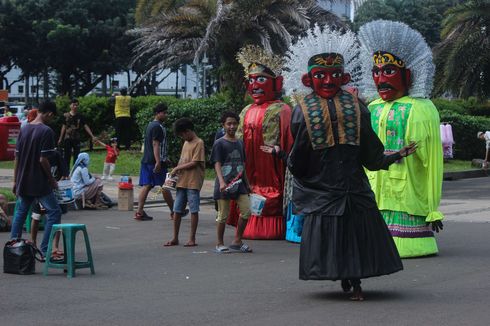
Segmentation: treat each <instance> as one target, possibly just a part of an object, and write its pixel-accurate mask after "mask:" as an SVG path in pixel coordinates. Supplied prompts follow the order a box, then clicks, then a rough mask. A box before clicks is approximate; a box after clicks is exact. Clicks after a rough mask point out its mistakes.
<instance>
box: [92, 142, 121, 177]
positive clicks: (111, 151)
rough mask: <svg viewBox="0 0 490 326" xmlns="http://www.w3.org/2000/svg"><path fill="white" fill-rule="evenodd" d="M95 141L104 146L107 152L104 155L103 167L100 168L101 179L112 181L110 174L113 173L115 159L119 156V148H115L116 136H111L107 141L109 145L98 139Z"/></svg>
mask: <svg viewBox="0 0 490 326" xmlns="http://www.w3.org/2000/svg"><path fill="white" fill-rule="evenodd" d="M97 143H99V144H100V145H102V146H104V147H105V149H106V151H107V154H106V156H105V161H104V169H103V170H102V178H101V179H102V180H109V181H112V180H114V178H113V177H112V174H113V173H114V170H115V169H116V160H117V157H118V156H119V149H118V148H117V138H111V140H110V141H109V145H107V144H105V143H103V142H101V141H100V140H97Z"/></svg>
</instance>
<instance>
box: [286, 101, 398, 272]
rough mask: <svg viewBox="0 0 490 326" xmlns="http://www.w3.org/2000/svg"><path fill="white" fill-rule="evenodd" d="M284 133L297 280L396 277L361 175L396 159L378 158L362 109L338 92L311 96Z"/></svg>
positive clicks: (378, 146) (393, 252)
mask: <svg viewBox="0 0 490 326" xmlns="http://www.w3.org/2000/svg"><path fill="white" fill-rule="evenodd" d="M346 101H347V102H346ZM349 101H350V102H349ZM345 103H347V105H346V104H345ZM353 107H354V109H352V108H353ZM346 108H347V109H346ZM291 130H292V133H293V136H294V144H293V148H292V150H291V153H290V156H289V160H288V166H289V169H290V171H291V173H292V174H293V176H294V180H293V194H292V200H293V203H294V206H295V208H296V211H295V213H296V214H302V215H304V216H305V220H304V226H303V233H302V241H301V251H300V271H299V277H300V279H303V280H339V279H351V280H358V279H361V278H367V277H372V276H379V275H385V274H391V273H394V272H397V271H399V270H402V269H403V265H402V262H401V260H400V257H399V255H398V252H397V249H396V247H395V244H394V242H393V239H392V238H391V235H390V233H389V231H388V228H387V227H386V224H385V222H384V220H383V218H382V216H381V214H380V212H379V210H378V208H377V206H376V201H375V197H374V194H373V192H372V191H371V187H370V185H369V181H368V179H367V177H366V174H365V172H364V167H366V168H368V169H369V170H379V169H386V168H387V167H388V166H389V165H390V164H392V163H394V162H395V161H396V160H398V159H400V154H398V153H397V154H394V155H389V156H386V155H384V147H383V145H382V143H381V142H380V140H379V139H378V137H377V136H376V134H375V133H374V131H373V129H372V127H371V121H370V113H369V111H368V110H367V108H366V107H365V106H364V105H363V104H362V103H359V102H358V101H357V98H356V97H354V96H353V95H350V94H349V93H347V92H345V91H339V93H337V95H336V96H335V97H334V98H331V99H328V100H327V99H323V98H320V97H318V96H316V95H315V94H314V93H312V94H310V95H308V96H306V97H304V98H302V99H301V100H300V101H299V105H298V106H296V108H295V109H294V111H293V115H292V121H291ZM322 130H323V131H322ZM322 132H323V133H322ZM314 148H315V149H314Z"/></svg>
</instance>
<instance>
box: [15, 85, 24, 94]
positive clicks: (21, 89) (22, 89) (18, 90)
mask: <svg viewBox="0 0 490 326" xmlns="http://www.w3.org/2000/svg"><path fill="white" fill-rule="evenodd" d="M17 92H18V93H19V94H24V85H19V86H17Z"/></svg>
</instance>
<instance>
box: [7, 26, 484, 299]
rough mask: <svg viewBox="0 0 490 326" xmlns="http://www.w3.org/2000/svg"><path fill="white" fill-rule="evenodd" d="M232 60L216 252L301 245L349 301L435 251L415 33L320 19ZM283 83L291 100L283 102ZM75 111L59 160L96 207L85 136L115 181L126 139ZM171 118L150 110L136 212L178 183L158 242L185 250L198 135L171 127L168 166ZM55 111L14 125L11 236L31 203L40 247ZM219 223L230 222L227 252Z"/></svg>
mask: <svg viewBox="0 0 490 326" xmlns="http://www.w3.org/2000/svg"><path fill="white" fill-rule="evenodd" d="M380 31H383V32H382V33H381V32H380ZM237 60H238V61H239V62H240V63H241V64H242V65H243V68H244V73H245V79H246V87H247V92H248V93H249V95H250V96H251V98H252V100H253V103H252V104H251V105H248V106H247V107H245V108H244V109H243V110H242V111H241V113H240V114H239V115H238V114H236V113H233V112H224V113H223V114H222V117H221V124H222V132H221V135H220V137H217V139H216V140H215V142H214V145H213V148H212V151H211V158H210V162H211V164H212V166H213V168H214V169H215V172H216V181H215V185H214V193H213V198H214V199H215V201H216V204H217V205H216V207H217V214H216V247H215V252H216V253H227V252H240V253H251V252H252V249H251V247H250V246H249V245H248V244H247V243H245V242H244V241H243V240H244V239H285V238H286V239H287V240H289V241H292V242H300V243H301V246H300V262H299V263H300V268H299V277H300V279H302V280H334V281H335V280H340V281H341V287H342V289H343V290H344V291H346V292H349V291H352V296H351V299H352V300H356V301H362V300H364V294H363V292H362V288H361V279H364V278H368V277H374V276H381V275H387V274H391V273H395V272H397V271H400V270H402V269H403V264H402V261H401V259H400V258H406V257H420V256H427V255H434V254H437V253H438V248H437V243H436V239H435V236H434V232H439V231H440V230H441V229H442V227H443V225H442V220H443V214H442V213H441V212H440V211H439V210H438V207H439V203H440V199H441V189H442V171H443V166H442V164H443V153H442V144H441V137H440V127H439V126H440V121H439V115H438V112H437V109H436V108H435V107H434V105H433V104H432V102H431V101H430V100H429V99H428V97H429V95H430V93H431V91H432V82H433V78H434V71H435V69H434V63H433V60H432V53H431V50H430V48H429V46H428V45H427V43H426V42H425V40H424V39H423V37H422V36H421V35H420V33H418V32H417V31H415V30H413V29H411V28H410V27H409V26H407V25H405V24H403V23H399V22H392V21H384V20H378V21H373V22H370V23H367V24H365V25H363V26H362V27H361V28H360V31H359V33H358V35H355V34H354V33H352V32H344V33H341V32H339V31H336V30H333V29H330V28H328V27H324V28H320V27H318V26H316V27H315V28H313V29H311V30H310V31H308V33H307V34H306V35H305V36H304V37H302V38H300V39H299V40H298V41H297V42H296V43H295V44H293V45H291V46H290V48H289V51H288V53H287V57H286V58H282V57H279V56H276V55H273V54H270V53H268V52H267V51H265V50H264V49H262V48H260V47H257V46H247V47H244V48H243V49H241V51H240V52H239V53H238V54H237ZM286 67H287V68H288V69H287V70H284V68H286ZM359 67H362V69H361V70H359V69H358V68H359ZM283 87H284V88H285V90H286V92H287V93H288V94H289V95H290V96H291V99H292V102H293V103H294V108H291V107H290V106H289V105H287V104H286V103H285V102H283V101H282V100H281V96H282V92H283ZM359 94H360V95H359ZM360 96H362V100H361V99H360ZM364 100H366V101H369V104H368V105H365V104H364ZM129 102H130V97H129V98H128V96H127V94H126V93H124V94H122V95H120V96H119V97H116V98H115V107H116V123H117V125H118V128H117V129H118V130H124V131H127V130H128V128H127V126H126V124H127V119H128V117H129V104H128V103H129ZM77 107H78V101H76V100H74V101H72V102H71V105H70V112H68V113H66V114H64V124H63V127H62V131H61V134H60V137H59V139H58V143H60V144H61V142H62V141H63V142H64V153H65V159H66V164H67V166H69V165H70V164H69V163H70V158H71V157H74V159H75V163H74V165H73V168H72V169H71V172H70V174H69V177H70V178H71V181H72V182H73V183H74V185H75V187H74V189H75V195H79V194H81V193H83V194H84V198H85V199H86V200H88V201H89V202H90V205H94V206H95V207H97V208H99V207H102V206H103V203H102V202H101V201H100V193H101V191H102V182H101V180H100V179H98V178H95V177H93V176H92V175H91V174H90V172H89V163H90V158H89V155H88V154H87V153H79V151H80V131H81V130H82V129H84V130H85V131H86V132H87V134H88V135H89V136H90V137H91V139H92V140H93V141H94V142H98V143H100V144H101V145H102V146H104V147H105V148H106V150H107V157H106V163H105V164H104V173H103V178H104V179H109V180H110V179H111V178H112V173H113V171H114V164H115V161H116V158H117V156H118V155H119V151H118V141H119V143H121V142H122V144H123V146H124V147H125V148H128V146H129V145H128V141H127V139H126V138H124V137H125V136H123V139H117V140H116V139H113V140H111V143H110V144H105V143H102V142H100V141H99V140H98V139H97V138H96V137H94V135H93V134H92V132H91V130H90V128H89V126H88V125H87V124H86V122H85V121H84V119H83V118H82V117H81V116H80V115H79V114H78V113H77ZM167 112H168V108H167V106H166V105H165V104H158V105H156V106H155V107H154V109H153V113H154V119H153V121H151V122H149V124H148V126H147V128H146V131H145V139H144V151H143V156H142V159H141V168H140V178H139V184H140V186H141V190H140V193H139V196H138V209H137V211H136V212H135V215H134V219H135V220H137V221H150V220H152V219H153V218H152V217H151V216H149V215H148V214H147V213H146V212H145V210H144V205H145V202H146V199H147V196H148V194H149V192H150V191H151V189H152V188H154V187H162V186H168V187H167V188H175V189H176V193H175V200H174V199H173V197H172V194H171V193H170V191H169V190H168V189H166V187H163V188H161V192H162V194H163V198H164V199H165V201H166V203H167V205H168V207H169V208H170V218H171V219H173V228H174V230H173V237H172V239H171V240H169V241H168V242H166V243H165V244H164V246H166V247H173V246H177V245H179V244H180V241H179V233H180V226H181V220H182V217H183V216H184V215H186V214H189V213H190V220H191V224H190V231H189V237H188V240H187V241H186V242H185V244H184V246H186V247H194V246H196V245H197V240H196V230H197V228H198V222H199V205H200V191H201V188H202V186H203V182H204V172H205V161H206V157H205V150H204V142H203V141H202V139H200V138H199V136H198V135H197V134H196V131H195V126H194V124H193V122H192V120H191V119H188V118H180V119H178V120H177V121H175V122H174V124H173V131H174V133H175V135H176V136H177V137H179V138H181V139H182V141H183V146H182V151H181V155H180V159H179V161H178V163H177V164H175V166H174V167H173V169H172V170H171V171H170V167H171V165H172V162H171V161H170V160H169V158H168V152H167V142H168V139H167V137H168V135H167V130H166V128H165V127H164V125H163V122H164V121H165V120H166V119H167ZM55 115H56V106H55V105H54V103H51V102H45V103H42V104H41V105H40V106H39V109H38V114H37V117H36V118H35V119H34V120H33V121H32V122H30V123H29V124H28V125H27V126H26V127H24V128H23V129H22V131H21V134H20V136H19V140H18V142H17V151H16V164H15V172H14V183H15V186H14V191H15V193H16V194H17V196H18V198H19V205H18V209H17V212H16V215H15V218H14V222H13V228H12V232H11V237H12V238H19V237H20V236H21V232H22V225H23V223H24V220H25V216H26V214H27V209H28V208H29V207H30V205H31V204H32V203H33V202H34V201H35V200H36V201H38V202H39V203H40V204H41V205H42V207H43V208H44V209H45V210H46V214H47V222H46V226H45V234H44V238H43V241H42V243H41V246H40V249H41V251H42V252H43V253H44V254H46V249H47V239H48V237H49V233H50V230H51V227H52V225H53V224H54V223H59V222H60V216H61V212H60V209H59V205H58V204H57V202H56V198H55V196H54V194H53V190H55V189H56V188H57V183H56V180H55V178H54V176H53V174H52V173H51V165H50V161H49V159H48V158H49V157H50V155H51V154H52V153H53V152H55V141H54V132H53V131H52V130H51V129H50V128H49V127H47V126H46V123H48V122H49V121H50V120H51V119H52V118H53V117H54V116H55ZM487 134H488V132H487V133H479V134H478V137H479V138H482V139H485V140H486V141H487V158H486V160H487V161H488V148H489V145H488V144H489V143H490V141H489V140H488V139H489V137H487V136H488V135H487ZM67 153H68V154H67ZM169 171H170V172H169ZM62 176H63V177H66V172H65V173H62ZM166 180H167V181H166ZM33 181H35V182H33ZM167 182H170V183H169V184H167ZM172 182H174V183H175V184H171V183H172ZM250 194H256V195H260V196H261V198H264V200H265V203H264V206H263V208H262V209H261V210H259V211H253V210H252V209H251V204H250V200H249V195H250ZM186 207H188V209H186ZM227 223H228V224H230V225H233V226H235V227H236V232H235V235H234V238H233V240H232V242H231V243H230V244H229V245H228V246H227V245H225V243H224V232H225V228H226V224H227Z"/></svg>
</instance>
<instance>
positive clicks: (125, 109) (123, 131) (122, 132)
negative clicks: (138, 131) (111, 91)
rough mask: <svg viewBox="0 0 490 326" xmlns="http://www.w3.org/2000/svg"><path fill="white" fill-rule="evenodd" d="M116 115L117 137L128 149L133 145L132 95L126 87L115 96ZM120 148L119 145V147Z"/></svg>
mask: <svg viewBox="0 0 490 326" xmlns="http://www.w3.org/2000/svg"><path fill="white" fill-rule="evenodd" d="M113 102H114V115H115V117H116V137H117V139H118V141H119V146H120V145H123V146H124V148H125V149H126V150H128V149H129V148H130V147H131V96H130V95H128V89H127V88H126V87H123V88H121V94H120V95H116V96H114V100H113ZM118 148H119V147H118Z"/></svg>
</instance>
